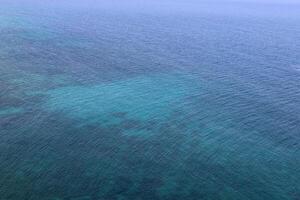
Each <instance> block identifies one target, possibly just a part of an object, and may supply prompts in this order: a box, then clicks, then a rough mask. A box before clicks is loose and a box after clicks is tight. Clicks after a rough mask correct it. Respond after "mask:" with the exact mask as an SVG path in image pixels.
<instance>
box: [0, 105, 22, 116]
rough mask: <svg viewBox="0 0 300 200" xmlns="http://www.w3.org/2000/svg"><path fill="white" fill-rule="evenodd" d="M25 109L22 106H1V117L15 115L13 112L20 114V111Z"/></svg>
mask: <svg viewBox="0 0 300 200" xmlns="http://www.w3.org/2000/svg"><path fill="white" fill-rule="evenodd" d="M22 112H23V109H22V108H13V107H10V108H3V109H1V108H0V117H5V116H8V115H13V114H18V113H22Z"/></svg>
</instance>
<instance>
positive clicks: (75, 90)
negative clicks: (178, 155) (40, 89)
mask: <svg viewBox="0 0 300 200" xmlns="http://www.w3.org/2000/svg"><path fill="white" fill-rule="evenodd" d="M189 90H191V87H188V86H187V84H186V82H185V84H184V82H183V81H182V80H181V78H180V77H176V78H175V77H172V76H169V75H168V76H165V75H160V76H159V75H156V76H152V77H144V76H142V77H137V78H132V79H128V80H122V81H117V82H113V83H106V84H105V83H103V84H98V85H93V86H69V87H60V88H57V89H53V90H49V91H47V92H46V95H47V96H48V97H47V98H48V99H47V102H45V104H44V105H43V109H45V110H47V111H51V112H62V113H64V114H65V115H66V116H68V117H70V118H75V119H82V123H83V124H79V126H81V125H86V124H89V123H98V124H101V125H103V124H104V125H113V124H119V123H122V122H125V121H126V125H128V124H129V126H130V127H129V129H130V130H132V129H135V128H136V127H140V124H139V123H141V121H142V122H145V121H149V120H162V119H165V118H166V117H167V116H168V115H169V114H170V113H171V112H172V111H174V110H175V109H176V108H179V107H180V103H181V102H182V100H183V99H184V98H185V96H186V95H187V94H188V91H189ZM120 113H124V114H123V115H120ZM128 120H131V121H130V122H129V123H128ZM140 131H141V130H139V131H138V132H140ZM146 132H147V131H146ZM127 134H128V135H132V134H133V135H134V133H132V131H129V132H127Z"/></svg>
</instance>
